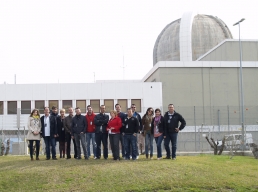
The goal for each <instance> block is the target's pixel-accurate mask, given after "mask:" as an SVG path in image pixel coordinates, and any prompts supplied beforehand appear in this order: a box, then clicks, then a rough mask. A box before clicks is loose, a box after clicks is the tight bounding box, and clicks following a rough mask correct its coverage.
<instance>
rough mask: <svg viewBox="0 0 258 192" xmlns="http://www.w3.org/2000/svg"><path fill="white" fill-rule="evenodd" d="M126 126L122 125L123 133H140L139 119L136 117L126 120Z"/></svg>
mask: <svg viewBox="0 0 258 192" xmlns="http://www.w3.org/2000/svg"><path fill="white" fill-rule="evenodd" d="M124 124H125V126H123V127H122V133H124V134H134V133H138V130H139V121H138V119H137V118H135V117H131V118H128V117H126V118H125V120H124Z"/></svg>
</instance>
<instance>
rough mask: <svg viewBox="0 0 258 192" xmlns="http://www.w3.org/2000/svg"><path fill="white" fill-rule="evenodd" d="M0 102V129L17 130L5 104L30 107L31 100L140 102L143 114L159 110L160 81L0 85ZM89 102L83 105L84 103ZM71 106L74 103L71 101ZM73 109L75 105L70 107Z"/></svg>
mask: <svg viewBox="0 0 258 192" xmlns="http://www.w3.org/2000/svg"><path fill="white" fill-rule="evenodd" d="M0 93H1V94H0V101H4V115H0V130H2V129H3V130H13V129H17V115H8V114H7V101H17V102H18V103H17V106H18V107H20V106H21V104H20V103H21V101H23V100H24V101H28V100H31V101H32V103H31V107H32V108H33V107H34V101H35V100H45V101H48V100H59V101H60V102H59V104H60V105H59V108H62V102H61V101H62V100H73V101H75V100H87V101H89V100H91V99H98V100H100V104H104V99H114V104H116V103H115V102H116V101H117V99H127V100H128V105H130V104H131V99H141V105H142V109H141V111H142V113H141V115H143V114H144V113H145V111H146V109H147V108H148V107H153V108H161V107H162V83H161V82H107V83H104V82H103V83H87V84H86V83H81V84H28V85H21V84H2V85H0ZM88 103H89V102H87V104H88ZM73 104H75V102H73ZM73 107H76V106H73ZM28 116H29V115H21V127H23V126H26V123H27V118H28Z"/></svg>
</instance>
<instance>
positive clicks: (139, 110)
mask: <svg viewBox="0 0 258 192" xmlns="http://www.w3.org/2000/svg"><path fill="white" fill-rule="evenodd" d="M131 104H135V105H136V111H137V112H139V113H140V112H141V110H142V105H141V100H140V99H132V100H131Z"/></svg>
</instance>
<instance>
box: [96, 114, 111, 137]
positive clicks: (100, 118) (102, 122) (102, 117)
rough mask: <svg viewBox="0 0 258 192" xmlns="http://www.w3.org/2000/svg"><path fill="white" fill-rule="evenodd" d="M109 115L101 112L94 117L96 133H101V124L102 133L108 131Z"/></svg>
mask: <svg viewBox="0 0 258 192" xmlns="http://www.w3.org/2000/svg"><path fill="white" fill-rule="evenodd" d="M108 120H109V116H108V115H106V114H102V113H99V114H97V115H96V116H95V117H94V124H95V126H96V127H95V133H100V126H102V133H107V123H108Z"/></svg>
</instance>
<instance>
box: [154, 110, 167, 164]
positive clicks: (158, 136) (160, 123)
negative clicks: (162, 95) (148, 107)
mask: <svg viewBox="0 0 258 192" xmlns="http://www.w3.org/2000/svg"><path fill="white" fill-rule="evenodd" d="M164 132H165V119H164V117H163V116H161V111H160V109H155V117H154V118H153V120H152V123H151V133H152V134H154V138H155V141H156V144H157V158H158V160H160V159H162V151H161V143H162V140H163V137H164Z"/></svg>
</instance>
